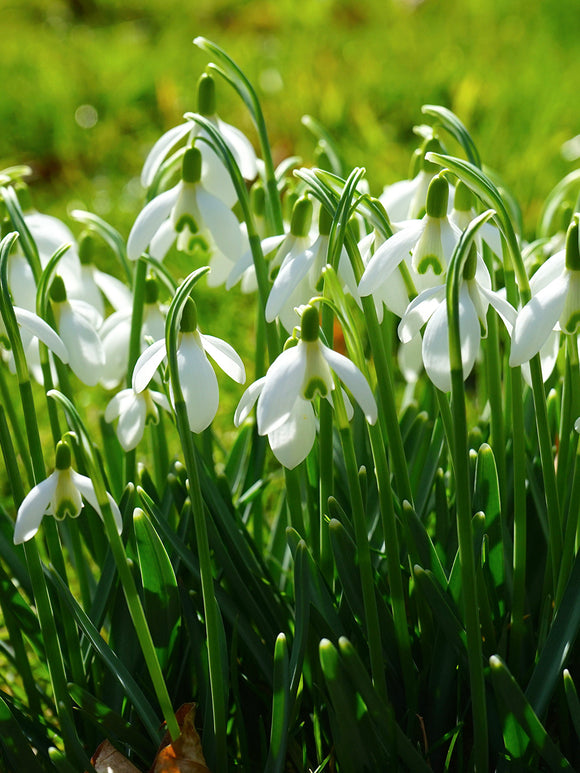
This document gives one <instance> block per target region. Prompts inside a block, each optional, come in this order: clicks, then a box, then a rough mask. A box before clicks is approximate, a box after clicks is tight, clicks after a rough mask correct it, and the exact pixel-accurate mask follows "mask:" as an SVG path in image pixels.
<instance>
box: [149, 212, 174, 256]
mask: <svg viewBox="0 0 580 773" xmlns="http://www.w3.org/2000/svg"><path fill="white" fill-rule="evenodd" d="M176 237H177V233H176V231H175V226H174V225H173V221H172V220H171V218H169V219H168V220H166V221H165V222H164V223H161V225H160V226H159V228H158V229H157V233H156V234H155V236H154V237H153V238H152V239H151V242H150V244H149V254H150V255H151V257H152V258H155V260H159V261H162V260H164V259H165V256H166V255H167V253H168V252H169V249H170V247H171V245H172V244H173V242H174V241H175V239H176Z"/></svg>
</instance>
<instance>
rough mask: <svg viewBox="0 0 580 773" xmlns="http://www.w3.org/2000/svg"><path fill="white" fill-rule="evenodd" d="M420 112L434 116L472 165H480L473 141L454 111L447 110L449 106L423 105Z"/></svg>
mask: <svg viewBox="0 0 580 773" xmlns="http://www.w3.org/2000/svg"><path fill="white" fill-rule="evenodd" d="M421 112H422V113H423V114H424V115H430V116H431V117H432V118H435V119H436V121H437V122H438V123H439V124H440V125H441V126H442V127H443V128H444V129H445V130H446V131H448V132H449V134H451V136H452V137H454V138H455V139H456V140H457V142H458V143H459V144H460V145H461V147H462V148H463V150H464V151H465V155H466V156H467V158H468V159H469V161H470V162H471V163H472V164H473V165H474V166H477V167H481V158H480V157H479V152H478V150H477V148H476V147H475V142H474V141H473V139H472V137H471V135H470V133H469V132H468V131H467V129H466V128H465V126H464V124H463V123H462V122H461V121H460V120H459V118H458V117H457V116H456V115H455V113H453V112H452V111H451V110H449V108H447V107H442V106H441V105H423V107H422V108H421Z"/></svg>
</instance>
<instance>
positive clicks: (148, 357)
mask: <svg viewBox="0 0 580 773" xmlns="http://www.w3.org/2000/svg"><path fill="white" fill-rule="evenodd" d="M166 355H167V350H166V348H165V339H164V338H161V339H160V340H159V341H155V343H153V344H151V346H148V347H147V349H145V351H144V352H143V354H142V355H141V356H140V357H139V359H138V360H137V362H136V363H135V369H134V370H133V380H132V384H133V389H134V390H135V392H137V393H139V392H142V391H143V390H144V389H145V388H146V387H147V385H148V384H149V382H150V381H151V379H152V378H153V376H154V375H155V373H156V371H157V368H158V367H159V366H160V365H161V363H162V362H163V360H164V359H165V357H166Z"/></svg>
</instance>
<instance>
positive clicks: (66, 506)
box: [54, 497, 81, 521]
mask: <svg viewBox="0 0 580 773" xmlns="http://www.w3.org/2000/svg"><path fill="white" fill-rule="evenodd" d="M80 514H81V511H80V510H77V506H76V503H75V502H73V500H72V499H68V498H66V497H64V498H63V499H60V500H59V502H58V507H57V508H56V510H55V511H54V517H55V518H56V520H57V521H64V519H65V518H66V517H67V516H68V517H69V518H78V517H79V515H80Z"/></svg>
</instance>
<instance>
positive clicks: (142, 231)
mask: <svg viewBox="0 0 580 773" xmlns="http://www.w3.org/2000/svg"><path fill="white" fill-rule="evenodd" d="M181 187H182V185H181V183H180V182H179V183H177V185H175V186H174V187H173V188H170V189H169V190H168V191H164V192H163V193H161V194H159V196H156V197H155V198H154V199H152V200H151V201H150V202H149V203H148V204H147V205H146V206H145V207H144V208H143V209H142V210H141V212H139V214H138V215H137V219H136V220H135V222H134V223H133V228H131V233H130V234H129V240H128V242H127V257H128V258H129V260H137V258H140V257H141V255H142V254H143V253H144V252H145V250H146V249H147V247H148V245H149V242H150V241H151V239H152V238H153V237H154V236H155V234H156V232H157V229H158V228H159V227H160V226H161V224H162V223H163V221H164V220H166V219H167V218H168V217H169V214H170V212H171V210H172V209H173V206H174V204H175V202H176V201H177V198H178V196H179V192H180V190H181Z"/></svg>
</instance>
